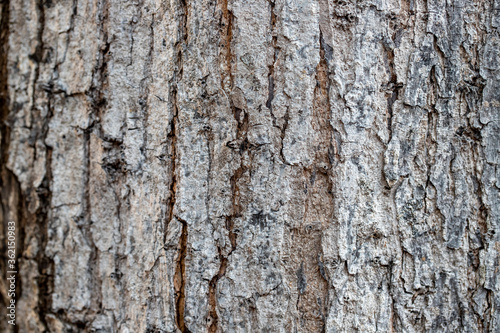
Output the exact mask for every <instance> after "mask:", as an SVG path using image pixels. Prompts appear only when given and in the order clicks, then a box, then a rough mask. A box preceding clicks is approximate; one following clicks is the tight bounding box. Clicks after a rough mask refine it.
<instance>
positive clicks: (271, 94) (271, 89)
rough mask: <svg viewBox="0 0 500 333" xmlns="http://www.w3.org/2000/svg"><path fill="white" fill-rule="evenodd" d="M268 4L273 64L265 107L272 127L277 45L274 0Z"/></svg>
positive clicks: (274, 121)
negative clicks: (269, 8)
mask: <svg viewBox="0 0 500 333" xmlns="http://www.w3.org/2000/svg"><path fill="white" fill-rule="evenodd" d="M269 4H270V6H271V35H272V43H271V44H272V47H273V62H272V63H271V64H270V65H269V73H268V75H267V77H268V80H269V92H268V97H267V102H266V107H267V108H268V109H269V110H270V111H271V116H272V117H273V123H274V124H273V125H274V126H276V119H275V118H274V115H273V105H272V102H273V99H274V66H275V65H276V53H277V52H278V50H277V48H276V46H277V43H278V36H277V33H276V14H275V13H274V7H275V3H274V0H270V1H269Z"/></svg>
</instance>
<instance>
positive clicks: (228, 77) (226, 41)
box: [208, 0, 248, 333]
mask: <svg viewBox="0 0 500 333" xmlns="http://www.w3.org/2000/svg"><path fill="white" fill-rule="evenodd" d="M218 5H219V6H220V7H221V8H220V9H221V12H222V15H221V20H220V23H219V24H220V27H221V28H220V39H221V41H222V43H221V44H222V46H223V47H222V49H221V53H222V57H223V60H222V61H224V63H225V65H226V73H223V74H222V75H221V88H222V90H223V91H224V92H225V91H226V90H227V92H229V93H230V92H231V91H232V89H233V75H232V71H231V68H232V66H231V61H232V57H233V54H232V50H231V43H232V39H233V15H232V13H231V11H230V10H229V7H228V0H222V1H220V2H219V3H218ZM224 74H225V75H224ZM226 81H229V82H228V86H226ZM228 102H229V106H230V108H231V110H232V112H233V115H234V117H235V119H236V121H237V122H238V125H237V126H238V127H237V130H236V139H237V140H239V139H240V137H241V136H242V135H241V131H242V126H243V127H245V125H244V124H245V123H246V124H247V125H246V127H248V116H247V114H246V113H245V112H244V111H243V110H240V109H238V108H236V107H235V106H234V104H233V101H232V99H230V98H229V100H228ZM241 113H243V120H241V119H240V117H241ZM242 124H243V125H242ZM244 130H245V137H246V128H245V129H244ZM242 145H243V146H244V145H245V144H244V143H243V144H242ZM240 152H241V147H240ZM241 170H242V166H241V165H240V167H239V168H238V169H237V170H236V171H235V174H234V175H233V176H232V177H231V190H232V198H233V203H232V206H233V211H232V215H231V216H226V229H227V230H228V233H229V240H230V242H231V250H230V251H229V253H228V255H227V256H224V255H223V253H222V249H221V247H220V246H217V248H218V252H219V258H220V260H221V263H220V266H219V270H218V272H217V274H216V275H214V276H213V277H212V279H211V280H210V282H209V286H208V288H209V289H208V303H209V320H210V321H209V326H208V331H209V332H210V333H215V332H217V327H218V322H219V316H218V314H217V283H218V281H219V279H220V278H221V277H222V276H224V274H225V273H226V268H227V265H228V262H229V259H228V258H229V256H230V255H231V253H232V252H233V251H234V250H235V249H236V234H235V233H234V231H233V226H234V221H233V218H234V216H235V214H236V213H235V211H236V210H237V209H235V200H237V199H236V198H235V192H236V189H235V186H236V185H235V179H237V178H235V177H240V175H241V173H242V171H241Z"/></svg>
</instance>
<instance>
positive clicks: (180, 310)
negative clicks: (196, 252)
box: [174, 217, 191, 333]
mask: <svg viewBox="0 0 500 333" xmlns="http://www.w3.org/2000/svg"><path fill="white" fill-rule="evenodd" d="M177 220H178V221H179V222H180V223H181V224H182V233H181V238H180V241H179V247H180V253H179V260H178V261H177V267H176V269H175V278H174V285H175V286H177V288H176V300H175V305H176V323H177V327H178V328H179V330H180V331H181V332H182V333H190V332H191V331H190V330H189V329H188V328H187V327H186V323H185V321H184V310H185V308H186V294H185V290H186V254H187V241H188V225H187V222H186V221H184V220H181V219H180V218H178V217H177Z"/></svg>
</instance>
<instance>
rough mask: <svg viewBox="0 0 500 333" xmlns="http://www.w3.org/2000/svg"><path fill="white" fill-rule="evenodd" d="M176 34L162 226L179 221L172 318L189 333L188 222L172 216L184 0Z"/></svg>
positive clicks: (184, 37)
mask: <svg viewBox="0 0 500 333" xmlns="http://www.w3.org/2000/svg"><path fill="white" fill-rule="evenodd" d="M178 5H179V7H178V8H177V10H178V11H179V22H178V24H179V29H178V31H179V37H178V41H177V43H176V45H175V47H176V51H177V53H176V56H177V58H176V65H177V68H176V72H175V76H174V82H173V85H172V88H171V101H172V102H173V111H174V115H173V117H172V120H171V130H170V134H169V136H170V139H171V155H172V183H171V188H170V196H171V197H170V212H169V219H168V222H167V225H166V226H165V236H166V233H167V229H168V225H169V223H170V222H171V221H172V220H173V219H174V218H176V219H177V220H178V221H179V222H180V223H181V224H182V232H181V236H180V239H179V258H178V260H177V265H176V268H175V274H174V290H175V321H176V324H177V327H178V328H179V330H180V331H181V332H183V333H190V330H189V329H188V328H187V326H186V323H185V318H184V312H185V306H186V294H185V291H186V255H187V242H188V223H187V222H186V221H184V220H182V219H180V218H179V217H178V216H176V215H175V204H176V194H177V193H176V191H177V182H178V179H177V170H176V162H177V134H178V133H177V132H178V130H179V119H178V115H179V100H178V94H177V91H178V85H179V82H180V81H181V80H182V74H183V60H184V59H183V49H184V48H185V47H187V43H188V30H187V29H188V27H187V20H188V15H189V13H188V4H187V1H186V0H179V3H178Z"/></svg>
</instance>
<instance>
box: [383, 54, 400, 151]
mask: <svg viewBox="0 0 500 333" xmlns="http://www.w3.org/2000/svg"><path fill="white" fill-rule="evenodd" d="M384 49H385V51H386V56H387V63H388V64H387V66H388V70H389V76H390V78H389V82H388V87H387V88H388V94H389V97H388V98H387V112H388V117H387V131H388V132H389V141H388V142H390V141H391V139H392V116H393V105H394V102H396V100H397V99H398V96H399V87H398V85H397V84H398V80H397V76H396V71H395V70H394V49H393V48H391V47H389V46H386V45H385V44H384Z"/></svg>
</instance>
